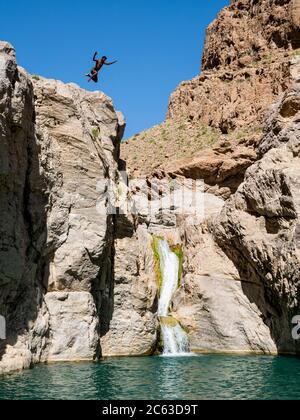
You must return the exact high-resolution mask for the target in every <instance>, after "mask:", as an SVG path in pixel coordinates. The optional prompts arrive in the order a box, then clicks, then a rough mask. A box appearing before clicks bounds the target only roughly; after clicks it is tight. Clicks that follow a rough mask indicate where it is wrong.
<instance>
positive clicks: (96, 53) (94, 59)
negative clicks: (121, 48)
mask: <svg viewBox="0 0 300 420" xmlns="http://www.w3.org/2000/svg"><path fill="white" fill-rule="evenodd" d="M97 55H98V52H97V51H96V52H95V54H94V57H93V61H96V62H97V59H96V57H97Z"/></svg>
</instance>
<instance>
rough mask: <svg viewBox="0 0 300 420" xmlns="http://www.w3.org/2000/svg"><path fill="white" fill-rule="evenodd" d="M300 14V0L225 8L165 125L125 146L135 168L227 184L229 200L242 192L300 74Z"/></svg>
mask: <svg viewBox="0 0 300 420" xmlns="http://www.w3.org/2000/svg"><path fill="white" fill-rule="evenodd" d="M298 14H299V2H298V0H295V1H292V0H287V1H280V2H277V1H272V0H268V1H251V0H244V1H232V2H231V4H230V6H228V7H226V8H224V9H223V10H222V11H221V12H220V14H219V16H218V17H217V19H216V20H215V21H214V22H213V23H212V24H211V25H210V26H209V27H208V29H207V36H206V41H205V47H204V54H203V60H202V72H201V74H200V75H199V76H197V77H195V78H194V79H193V80H190V81H186V82H183V83H182V84H181V85H180V86H179V87H178V88H177V89H176V91H175V92H174V93H173V94H172V95H171V97H170V101H169V109H168V114H167V119H166V121H165V122H164V123H163V124H162V125H160V126H157V127H154V128H152V129H150V130H148V131H145V132H143V133H140V134H138V135H136V136H135V137H134V138H132V139H130V140H129V141H128V142H126V144H125V145H124V146H123V150H122V155H123V158H124V160H126V161H127V164H128V165H127V166H128V170H130V172H131V173H133V175H139V174H142V175H144V174H145V175H150V174H151V173H153V172H156V171H159V172H163V173H167V174H171V175H172V174H173V173H175V175H177V174H178V173H182V172H184V173H183V174H184V175H185V173H187V172H188V176H192V177H196V178H197V177H198V176H199V175H200V176H201V177H202V178H203V179H204V180H205V182H206V184H207V190H208V191H210V192H211V191H212V192H214V193H215V191H216V189H221V191H220V195H222V196H224V197H226V194H227V193H229V194H230V193H232V192H233V191H234V190H236V188H237V184H236V182H235V179H236V175H239V178H240V180H239V183H240V182H241V181H242V179H243V176H244V173H245V170H246V169H247V167H249V166H250V165H251V164H252V163H253V161H254V160H255V159H256V155H255V154H256V144H257V141H259V139H260V137H261V133H262V127H263V125H264V120H265V117H266V113H267V112H268V109H269V107H270V106H271V105H272V103H273V102H274V101H275V100H276V98H277V97H278V95H280V94H281V93H282V92H284V91H285V90H286V89H287V87H288V86H290V84H291V82H292V81H293V80H295V79H298V78H299V76H300V75H299V74H298V67H297V63H298V62H299V59H300V55H299V54H300V53H299V49H298V48H299V47H300V45H299V38H298V34H299V27H298V24H299V18H298ZM245 146H246V148H247V149H248V152H247V153H246V154H245ZM220 155H221V159H223V156H224V155H225V159H224V160H225V163H224V165H223V167H225V168H226V170H223V167H222V165H221V163H220ZM231 156H232V157H233V161H234V162H236V164H232V160H231ZM203 157H205V159H203ZM191 158H193V160H192V161H193V163H192V164H191V165H190V166H189V165H188V164H187V160H190V161H191ZM204 160H205V162H207V163H206V164H205V163H204ZM227 162H229V163H228V164H227ZM229 166H230V170H228V169H229ZM219 174H220V176H218V175H219ZM224 188H226V189H227V192H226V191H224ZM227 196H228V195H227Z"/></svg>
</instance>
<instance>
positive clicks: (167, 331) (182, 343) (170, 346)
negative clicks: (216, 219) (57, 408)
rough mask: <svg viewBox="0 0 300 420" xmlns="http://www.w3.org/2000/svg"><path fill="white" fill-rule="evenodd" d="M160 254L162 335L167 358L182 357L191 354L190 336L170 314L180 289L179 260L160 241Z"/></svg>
mask: <svg viewBox="0 0 300 420" xmlns="http://www.w3.org/2000/svg"><path fill="white" fill-rule="evenodd" d="M157 251H158V254H159V259H160V271H161V276H162V284H161V291H160V299H159V304H158V316H159V318H160V326H161V334H162V340H163V346H164V351H163V354H164V355H166V356H180V355H186V354H188V353H190V346H189V340H188V336H187V334H186V333H185V331H184V330H183V329H182V328H181V326H180V324H179V323H178V322H177V321H176V320H175V319H173V318H172V317H171V316H170V314H169V311H170V305H171V301H172V298H173V296H174V294H175V292H176V290H177V289H178V273H179V258H178V257H177V255H176V254H175V253H174V252H172V251H171V249H170V247H169V244H168V242H167V241H165V240H162V239H160V240H159V241H158V249H157Z"/></svg>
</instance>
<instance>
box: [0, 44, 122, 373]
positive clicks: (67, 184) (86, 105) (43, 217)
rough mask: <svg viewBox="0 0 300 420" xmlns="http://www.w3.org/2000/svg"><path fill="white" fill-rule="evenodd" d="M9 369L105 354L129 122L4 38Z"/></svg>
mask: <svg viewBox="0 0 300 420" xmlns="http://www.w3.org/2000/svg"><path fill="white" fill-rule="evenodd" d="M0 88H1V95H0V98H1V102H0V103H1V105H0V106H1V114H0V115H1V116H0V118H1V125H0V136H1V137H0V148H1V153H0V156H1V158H0V159H1V160H0V185H1V190H0V191H1V200H0V203H1V204H0V208H1V224H0V229H1V235H0V286H1V293H0V314H1V315H2V316H5V317H6V321H7V339H6V340H4V341H0V344H1V353H0V373H3V372H8V371H11V370H16V369H22V368H24V367H28V366H30V365H31V364H32V363H37V362H40V361H58V360H64V361H70V360H93V359H96V358H97V357H99V356H100V355H101V347H100V341H99V337H100V335H101V334H102V333H103V332H106V330H107V325H108V324H109V321H110V318H111V313H112V305H113V294H112V290H113V277H114V276H113V255H114V242H113V238H114V221H113V218H112V216H107V215H103V214H99V213H98V212H97V203H98V201H99V200H101V199H102V197H103V196H104V195H105V188H106V184H107V183H108V182H109V181H110V180H115V179H117V177H118V159H119V145H120V140H121V137H122V134H123V131H124V121H123V119H122V116H121V115H120V114H117V113H116V112H115V111H114V108H113V104H112V102H111V100H110V99H109V98H107V97H106V96H105V95H104V94H102V93H100V92H95V93H89V92H86V91H84V90H82V89H80V88H79V87H78V86H76V85H73V84H70V85H64V84H63V83H61V82H58V81H54V80H46V79H43V78H40V77H37V76H34V77H33V78H31V77H30V76H29V75H28V74H27V73H26V72H25V71H24V70H23V69H21V68H19V67H17V65H16V57H15V51H14V49H13V48H12V47H11V46H10V45H9V44H7V43H4V42H2V43H1V44H0Z"/></svg>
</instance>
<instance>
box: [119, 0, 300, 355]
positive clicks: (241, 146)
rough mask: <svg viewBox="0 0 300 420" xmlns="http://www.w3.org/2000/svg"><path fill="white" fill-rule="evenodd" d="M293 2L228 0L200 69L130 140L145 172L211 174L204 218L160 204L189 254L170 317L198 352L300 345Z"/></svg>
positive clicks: (297, 70) (130, 151) (133, 166)
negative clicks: (158, 119)
mask: <svg viewBox="0 0 300 420" xmlns="http://www.w3.org/2000/svg"><path fill="white" fill-rule="evenodd" d="M298 9H299V2H298V1H288V0H287V1H283V2H274V1H250V0H244V1H232V2H231V4H230V6H229V7H227V8H225V9H224V10H223V11H222V12H221V13H220V14H219V16H218V18H217V19H216V21H214V22H213V23H212V24H211V25H210V27H209V28H208V32H207V39H206V44H205V50H204V55H203V72H202V74H201V75H200V76H198V77H196V78H195V79H194V80H192V81H188V82H184V83H182V84H181V85H180V86H179V87H178V89H177V90H176V91H175V92H174V94H172V96H171V98H170V104H169V112H168V118H167V120H166V122H165V123H163V124H162V125H161V126H157V127H154V128H152V129H150V130H149V131H146V132H144V133H141V134H140V135H137V136H135V138H134V139H131V140H129V141H128V142H127V144H126V145H125V146H124V149H123V156H124V158H125V159H127V160H128V168H129V172H130V173H131V174H132V175H141V174H145V175H147V177H148V180H149V182H150V180H151V176H154V177H156V178H158V179H165V178H166V179H168V180H169V182H179V183H180V182H183V180H184V179H193V180H199V179H202V180H203V181H204V194H203V202H204V203H206V204H205V205H204V214H203V217H200V219H199V218H196V219H195V220H191V219H190V218H189V217H187V215H185V214H184V213H183V214H181V216H180V217H177V218H176V219H175V222H174V224H173V225H172V224H170V215H169V214H168V213H166V214H165V215H163V214H161V217H160V222H161V232H159V233H158V234H159V235H160V236H163V237H165V238H166V239H168V240H169V242H170V243H172V244H174V242H175V243H178V244H179V246H180V247H181V249H182V251H183V254H184V264H183V274H184V275H183V278H182V282H181V287H180V289H179V290H178V291H177V293H176V295H175V297H174V300H173V304H172V308H171V309H172V313H171V315H172V317H173V318H175V319H176V320H177V321H178V322H179V323H180V324H181V325H182V326H183V327H184V329H185V330H186V331H188V335H189V339H190V342H191V347H192V348H193V350H194V351H195V352H230V353H231V352H243V353H264V354H273V353H278V352H279V353H292V354H295V353H299V342H297V341H295V340H293V337H292V333H291V331H292V328H293V326H292V320H293V317H294V316H295V315H299V311H300V308H299V280H298V279H299V267H300V265H299V194H298V190H299V179H300V173H299V168H300V165H299V156H298V155H299V144H298V138H299V133H298V128H299V127H298V125H299V111H300V106H299V98H300V92H299V81H300V60H299V50H298V48H299V47H300V44H299V38H298V34H299V28H298V23H299V22H298V20H299V19H298V17H299V16H298V14H299V13H298ZM274 103H275V105H273V104H274ZM271 106H272V107H271ZM270 107H271V111H270ZM205 139H206V143H205ZM204 149H205V150H204ZM139 151H141V154H140V153H139ZM170 180H171V181H170ZM210 194H213V195H214V196H215V198H214V200H216V201H214V200H211V199H208V197H209V195H210ZM216 196H217V198H216ZM212 202H213V205H209V204H207V203H212ZM199 211H200V210H199ZM139 223H141V222H140V220H139ZM151 226H152V227H153V223H151V222H150V224H149V223H148V233H149V234H152V235H153V234H154V235H155V232H154V231H153V230H152V229H151ZM163 227H164V228H163ZM164 229H167V232H166V231H165V230H164ZM170 238H171V239H170ZM150 254H151V250H149V251H148V255H150Z"/></svg>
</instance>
